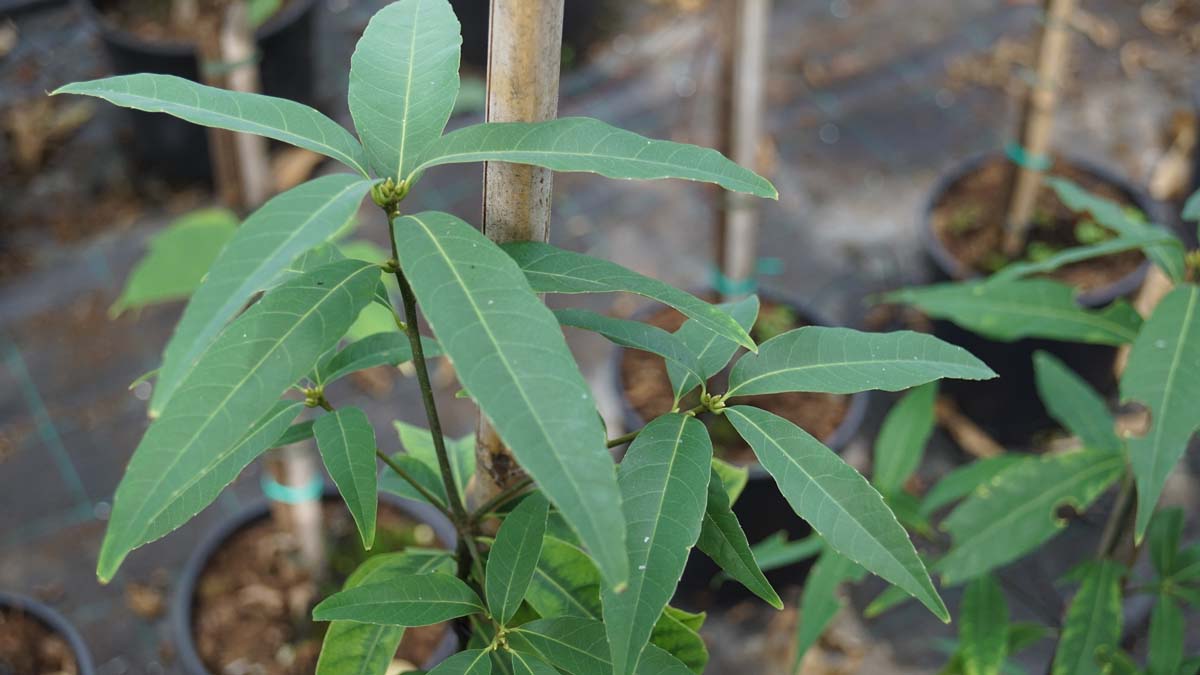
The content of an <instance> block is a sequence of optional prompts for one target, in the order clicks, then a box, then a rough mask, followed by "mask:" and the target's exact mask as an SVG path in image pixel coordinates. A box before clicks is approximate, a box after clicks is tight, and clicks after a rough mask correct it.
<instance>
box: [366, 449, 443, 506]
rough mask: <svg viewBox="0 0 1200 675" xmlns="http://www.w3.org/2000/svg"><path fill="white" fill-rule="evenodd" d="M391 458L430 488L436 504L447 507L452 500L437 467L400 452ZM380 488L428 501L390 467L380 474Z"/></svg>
mask: <svg viewBox="0 0 1200 675" xmlns="http://www.w3.org/2000/svg"><path fill="white" fill-rule="evenodd" d="M391 460H392V461H393V462H395V463H396V464H397V465H399V466H400V468H401V469H404V471H405V472H406V473H408V475H409V477H411V478H412V479H413V480H415V481H416V482H417V483H418V484H420V486H421V487H423V488H425V489H426V490H428V491H429V492H430V493H431V494H432V495H433V496H434V497H436V498H437V501H436V502H434V504H433V505H434V506H437V507H439V508H446V506H447V505H448V504H449V503H450V500H449V499H447V497H446V484H445V483H444V482H443V481H442V476H441V474H440V473H438V470H437V468H435V467H431V466H429V465H428V464H426V463H425V462H423V461H421V460H420V459H418V458H417V457H414V456H412V455H408V454H405V453H402V452H398V453H396V454H394V455H392V457H391ZM379 489H380V490H383V491H384V492H389V493H391V494H394V495H397V496H400V497H404V498H405V499H412V500H415V501H418V502H427V501H429V500H427V499H426V498H425V495H423V494H421V493H420V492H418V491H417V489H416V488H414V487H413V486H412V485H411V484H410V483H409V482H408V481H406V480H404V479H403V478H401V477H400V475H399V474H397V473H396V472H395V471H392V470H391V469H390V468H385V469H384V470H383V473H382V474H380V475H379Z"/></svg>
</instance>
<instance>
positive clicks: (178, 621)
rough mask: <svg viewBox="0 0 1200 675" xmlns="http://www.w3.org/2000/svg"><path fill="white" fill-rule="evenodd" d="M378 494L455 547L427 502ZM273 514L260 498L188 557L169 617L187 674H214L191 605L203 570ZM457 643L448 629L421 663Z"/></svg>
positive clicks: (434, 660)
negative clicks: (199, 649) (197, 633)
mask: <svg viewBox="0 0 1200 675" xmlns="http://www.w3.org/2000/svg"><path fill="white" fill-rule="evenodd" d="M379 497H380V499H381V500H382V501H383V503H385V504H387V505H388V506H390V507H392V508H395V509H396V510H398V511H400V512H402V513H404V514H405V515H406V516H408V517H409V518H412V519H413V520H415V521H417V522H420V523H425V524H426V525H429V526H430V527H432V528H433V532H434V534H435V535H436V536H437V538H438V539H439V540H440V541H441V542H442V543H443V544H444V545H445V546H447V547H449V548H453V547H454V544H455V541H456V540H457V537H456V536H455V532H454V526H453V525H451V524H450V521H448V520H446V518H445V517H444V516H442V514H441V513H439V512H438V511H437V510H436V509H434V508H433V507H431V506H429V505H428V504H422V503H421V502H416V501H412V500H409V499H401V498H399V497H396V496H393V495H388V494H382V493H381V494H380V495H379ZM323 499H325V500H337V501H339V502H340V501H341V497H340V496H339V495H338V493H337V491H336V490H335V489H333V488H332V487H326V489H325V494H324V496H323ZM270 517H271V503H270V502H269V501H268V500H266V499H261V500H258V501H256V502H255V503H253V504H251V505H250V506H248V507H246V508H245V509H243V510H242V511H240V512H239V513H237V514H234V515H233V516H231V517H230V518H228V519H227V520H225V521H223V522H221V523H220V524H219V525H217V527H215V528H214V529H213V530H211V531H210V532H209V533H208V534H207V535H205V537H204V538H203V539H202V540H201V541H200V545H199V546H197V547H196V549H195V550H194V551H192V555H191V556H189V557H188V560H187V564H185V565H184V567H183V573H182V574H181V575H180V577H179V581H178V583H177V584H176V588H175V594H174V596H173V597H172V598H171V615H170V617H169V620H170V623H171V632H172V633H173V634H174V636H175V645H176V648H177V649H178V650H179V653H178V657H179V663H180V665H181V666H182V668H183V671H184V672H185V673H187V675H212V674H211V673H210V672H209V670H208V668H206V667H205V666H204V662H203V661H202V660H201V659H200V654H199V653H197V652H196V643H195V639H194V637H193V634H194V631H193V626H192V607H193V600H194V598H195V595H196V584H197V583H199V581H200V575H201V574H203V573H204V570H205V568H207V567H208V563H209V561H210V560H212V557H213V556H214V555H216V553H217V551H218V550H220V548H221V547H222V546H224V545H225V542H226V541H228V540H229V538H230V537H232V536H233V535H234V534H236V533H237V532H239V531H240V530H242V529H244V528H246V527H249V526H250V525H252V524H254V523H256V522H258V521H261V520H265V519H267V518H270ZM458 645H459V642H458V636H457V635H455V633H454V631H453V630H447V631H446V634H445V635H444V636H443V637H442V640H441V642H440V643H438V646H437V648H436V649H435V650H434V652H433V655H432V656H430V657H429V660H428V661H427V662H426V663H424V664H421V666H422V667H423V668H426V669H429V668H432V667H433V666H435V665H437V664H438V663H440V662H442V661H443V660H445V659H446V658H447V657H448V656H450V655H451V654H453V653H454V652H455V651H457V650H458Z"/></svg>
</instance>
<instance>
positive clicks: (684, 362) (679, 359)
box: [554, 309, 700, 377]
mask: <svg viewBox="0 0 1200 675" xmlns="http://www.w3.org/2000/svg"><path fill="white" fill-rule="evenodd" d="M554 316H556V317H558V322H559V323H561V324H562V325H564V326H573V327H575V328H582V329H584V330H590V331H592V332H594V333H599V334H600V335H603V336H604V337H606V338H608V339H609V340H612V341H613V342H614V343H616V344H619V345H621V346H624V347H630V348H632V349H640V350H642V351H644V352H650V353H651V354H658V355H659V356H661V357H663V358H664V359H666V360H667V361H668V362H669V363H671V364H673V365H675V366H677V367H679V368H683V369H684V370H685V371H686V372H689V373H692V374H693V376H695V377H698V376H699V375H698V374H697V371H698V370H699V368H700V366H699V364H698V363H697V362H696V355H695V354H693V353H692V352H691V351H690V350H689V349H688V348H687V346H685V345H684V344H683V342H682V341H681V340H680V339H679V338H677V337H675V336H674V335H672V334H671V333H668V332H667V331H665V330H663V329H661V328H659V327H658V326H652V325H650V324H648V323H642V322H641V321H629V320H627V319H617V318H614V317H611V316H604V315H603V314H597V313H596V312H589V311H587V310H585V309H559V310H555V311H554Z"/></svg>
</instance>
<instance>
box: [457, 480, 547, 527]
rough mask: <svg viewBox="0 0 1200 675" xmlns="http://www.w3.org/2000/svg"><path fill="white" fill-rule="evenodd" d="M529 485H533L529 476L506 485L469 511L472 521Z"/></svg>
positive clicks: (517, 495) (515, 495)
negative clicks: (493, 495) (472, 510)
mask: <svg viewBox="0 0 1200 675" xmlns="http://www.w3.org/2000/svg"><path fill="white" fill-rule="evenodd" d="M530 485H533V479H532V478H530V477H529V476H525V477H524V478H522V479H521V480H519V481H517V482H516V483H513V484H512V485H510V486H508V487H507V488H505V489H504V490H503V491H502V492H500V493H498V494H496V496H495V497H492V498H491V499H489V500H488V501H487V502H485V503H484V504H483V505H481V506H480V507H479V508H477V509H475V511H474V512H472V513H471V520H472V522H476V521H478V520H479V519H481V518H483V517H484V516H486V515H487V514H489V513H492V512H494V511H495V510H496V509H498V508H500V507H501V506H504V505H505V504H507V503H509V502H511V501H512V500H514V499H516V498H517V497H519V496H520V495H521V493H522V492H524V491H525V488H527V487H529V486H530Z"/></svg>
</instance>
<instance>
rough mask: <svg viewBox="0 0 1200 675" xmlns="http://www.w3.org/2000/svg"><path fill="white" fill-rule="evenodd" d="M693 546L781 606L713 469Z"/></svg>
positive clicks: (767, 598) (781, 603) (772, 603)
mask: <svg viewBox="0 0 1200 675" xmlns="http://www.w3.org/2000/svg"><path fill="white" fill-rule="evenodd" d="M696 547H697V548H699V549H700V550H701V551H703V552H704V554H705V555H707V556H708V557H709V558H712V560H713V562H715V563H717V565H719V566H720V567H721V569H722V570H723V571H724V572H725V573H726V574H728V575H729V576H730V577H731V578H733V579H736V580H737V581H738V582H739V583H741V584H742V585H743V586H745V587H746V588H747V589H749V590H750V592H752V593H754V594H755V595H757V596H758V597H760V598H762V599H763V600H765V601H766V602H767V603H769V604H770V605H771V606H772V607H774V608H776V609H783V601H782V600H780V599H779V594H778V593H776V592H775V589H774V588H771V584H770V582H768V581H767V578H766V577H765V576H764V575H763V573H762V570H761V569H760V568H759V565H758V561H757V560H755V557H754V552H753V551H751V550H750V542H749V541H748V540H747V539H746V533H745V532H743V531H742V525H741V523H739V522H738V519H737V516H736V515H734V513H733V507H732V504H731V503H730V499H729V494H728V493H727V492H726V491H725V483H724V482H723V481H722V480H721V476H720V474H718V473H717V470H716V469H713V470H712V474H711V476H710V477H709V480H708V502H707V503H706V504H705V507H704V521H703V523H702V524H701V527H700V538H699V539H698V540H697V541H696Z"/></svg>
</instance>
